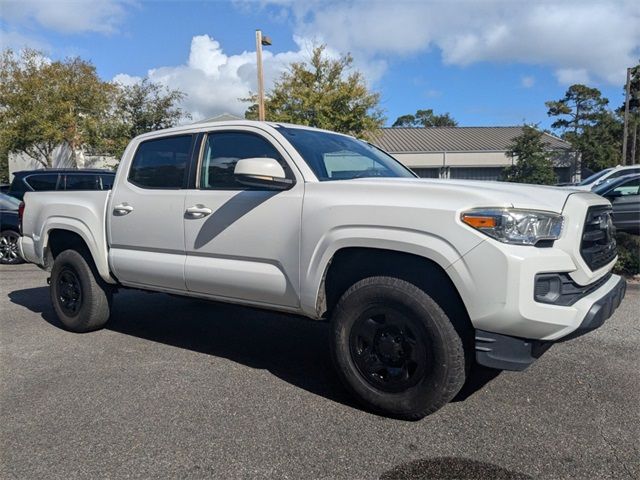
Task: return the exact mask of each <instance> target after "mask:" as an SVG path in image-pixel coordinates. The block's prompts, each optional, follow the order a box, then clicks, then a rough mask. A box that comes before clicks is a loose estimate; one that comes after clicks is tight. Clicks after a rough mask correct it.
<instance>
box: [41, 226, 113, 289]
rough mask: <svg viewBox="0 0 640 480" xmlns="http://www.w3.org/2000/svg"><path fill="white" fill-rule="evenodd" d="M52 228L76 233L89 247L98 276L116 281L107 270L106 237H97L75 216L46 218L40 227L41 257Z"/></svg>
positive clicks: (107, 280)
mask: <svg viewBox="0 0 640 480" xmlns="http://www.w3.org/2000/svg"><path fill="white" fill-rule="evenodd" d="M53 230H66V231H68V232H72V233H75V234H77V235H78V236H79V237H80V238H81V239H82V240H83V241H84V243H85V245H86V246H87V248H88V249H89V253H90V254H91V258H92V259H93V263H94V264H95V266H96V269H97V270H98V273H99V274H100V277H101V278H102V279H103V280H104V281H105V282H107V283H110V284H115V283H116V281H115V280H114V279H113V278H112V277H111V273H110V270H109V264H108V260H107V247H106V239H105V238H97V237H96V236H95V235H94V233H93V232H92V230H91V228H90V227H89V225H87V224H86V223H85V222H83V221H82V220H79V219H77V218H72V217H63V216H52V217H49V218H48V219H47V222H46V223H45V224H44V225H43V227H42V231H43V235H42V239H41V242H42V256H43V259H44V256H45V252H46V251H47V250H48V248H49V236H50V234H51V232H52V231H53Z"/></svg>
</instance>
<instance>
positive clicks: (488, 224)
mask: <svg viewBox="0 0 640 480" xmlns="http://www.w3.org/2000/svg"><path fill="white" fill-rule="evenodd" d="M462 221H463V222H464V223H466V224H467V225H469V226H471V227H473V228H494V227H495V226H496V225H497V221H496V218H495V217H482V216H480V215H462Z"/></svg>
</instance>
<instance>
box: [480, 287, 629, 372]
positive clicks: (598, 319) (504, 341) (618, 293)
mask: <svg viewBox="0 0 640 480" xmlns="http://www.w3.org/2000/svg"><path fill="white" fill-rule="evenodd" d="M614 277H615V279H616V283H615V285H614V286H613V288H611V289H610V290H608V291H607V292H606V293H605V294H604V295H603V296H602V297H600V298H599V299H598V300H596V301H595V302H594V303H593V304H592V305H591V308H589V310H588V311H587V313H586V315H585V316H584V317H583V318H582V321H581V322H580V325H579V326H578V328H577V329H575V330H574V331H573V332H571V333H570V334H568V335H566V336H564V337H562V338H560V339H558V340H556V341H558V342H563V341H566V340H570V339H572V338H576V337H579V336H581V335H584V334H585V333H588V332H591V331H592V330H595V329H596V328H599V327H601V326H602V325H603V324H604V322H605V321H606V320H607V319H608V318H609V317H611V315H613V312H614V311H615V310H616V308H618V306H619V305H620V303H621V302H622V299H623V298H624V295H625V292H626V289H627V283H626V282H625V280H624V279H623V278H621V277H618V276H617V275H614ZM607 283H609V282H607ZM598 290H600V289H598ZM553 343H554V342H553V341H544V340H534V339H526V338H519V337H513V336H510V335H501V334H499V333H492V332H487V331H483V330H476V336H475V348H476V361H477V362H478V363H479V364H480V365H484V366H486V367H491V368H496V369H500V370H517V371H521V370H524V369H526V368H527V367H528V366H529V365H531V364H532V363H533V362H534V361H535V360H536V359H538V358H539V357H540V356H541V355H542V354H543V353H544V352H546V351H547V350H548V349H549V347H551V345H553Z"/></svg>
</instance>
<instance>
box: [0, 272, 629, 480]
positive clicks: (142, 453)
mask: <svg viewBox="0 0 640 480" xmlns="http://www.w3.org/2000/svg"><path fill="white" fill-rule="evenodd" d="M46 276H47V275H46V273H44V272H42V271H40V270H38V269H37V268H36V267H34V266H31V265H19V266H3V267H0V285H1V292H0V293H1V295H0V317H1V319H0V342H1V356H0V375H1V377H0V378H1V382H0V402H1V404H0V407H1V408H0V456H1V457H0V458H1V466H0V477H1V478H3V479H10V478H11V479H12V478H19V479H36V478H46V479H52V478H64V479H71V478H91V479H93V478H145V479H146V478H225V479H231V478H292V479H302V478H332V479H333V478H350V479H351V478H353V479H360V478H362V479H375V478H382V479H396V480H397V479H404V478H408V479H432V478H433V479H435V478H444V479H452V478H461V479H470V478H498V479H507V478H514V479H542V478H553V479H559V478H590V479H595V478H598V479H605V478H610V479H625V478H636V479H637V478H640V427H639V425H640V368H639V367H640V315H639V313H638V312H639V311H640V290H638V289H637V288H634V289H630V290H629V291H628V293H627V297H626V298H625V300H624V302H623V304H622V305H621V307H620V309H619V310H618V311H617V312H616V314H615V315H614V316H613V317H612V318H611V319H610V320H609V321H608V322H607V324H605V326H603V327H602V328H601V329H600V330H598V331H596V332H594V333H592V334H590V335H587V336H585V337H582V338H579V339H577V340H574V341H571V342H567V343H563V344H558V345H555V346H554V347H553V348H552V349H551V350H550V351H549V352H547V353H546V355H545V356H543V357H542V358H541V359H540V360H539V361H538V362H537V363H536V364H534V365H533V366H532V367H531V368H530V369H529V370H528V371H526V372H524V373H502V374H500V375H499V376H498V377H496V378H494V379H493V380H492V381H490V382H488V383H487V384H486V385H484V386H482V387H481V388H479V389H478V390H477V391H475V392H474V393H472V394H471V395H469V396H467V397H466V398H464V396H461V397H460V398H458V399H457V400H458V401H456V402H454V403H451V404H449V405H447V406H446V407H445V408H443V409H442V410H441V411H439V412H437V413H436V414H435V415H432V416H430V417H427V418H426V419H424V420H422V421H420V422H415V423H410V422H402V421H398V420H391V419H387V418H382V417H379V416H376V415H373V414H370V413H367V412H365V411H363V410H361V409H360V408H359V407H358V406H357V405H354V404H353V402H352V400H351V399H350V397H349V396H348V395H347V394H346V392H345V391H344V390H343V388H342V387H341V385H340V384H339V383H338V380H337V377H336V376H335V374H334V372H333V370H332V368H331V364H330V359H329V355H328V346H327V341H328V335H327V333H328V332H327V326H326V325H325V324H321V323H315V322H311V321H307V320H303V319H300V318H297V317H293V316H286V315H278V314H273V313H264V312H260V311H256V310H252V309H246V308H240V307H234V306H227V305H220V304H209V303H206V302H201V301H194V300H189V299H181V298H174V297H171V296H168V295H163V294H151V293H143V292H137V291H126V292H122V293H120V294H118V295H117V296H116V297H115V302H114V305H115V307H114V312H113V316H112V321H111V323H110V325H109V327H108V328H107V329H105V330H102V331H99V332H94V333H90V334H83V335H79V334H73V333H68V332H66V331H64V330H62V329H61V328H60V327H59V326H58V324H57V322H56V320H55V317H54V315H53V312H52V309H51V307H50V304H49V299H48V289H47V286H46Z"/></svg>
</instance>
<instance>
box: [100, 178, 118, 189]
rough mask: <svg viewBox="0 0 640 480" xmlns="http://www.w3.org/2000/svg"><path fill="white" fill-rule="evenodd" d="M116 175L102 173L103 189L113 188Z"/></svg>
mask: <svg viewBox="0 0 640 480" xmlns="http://www.w3.org/2000/svg"><path fill="white" fill-rule="evenodd" d="M114 178H116V176H115V175H100V180H101V181H102V190H111V189H112V188H113V179H114Z"/></svg>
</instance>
